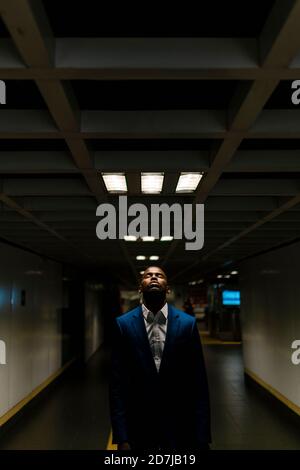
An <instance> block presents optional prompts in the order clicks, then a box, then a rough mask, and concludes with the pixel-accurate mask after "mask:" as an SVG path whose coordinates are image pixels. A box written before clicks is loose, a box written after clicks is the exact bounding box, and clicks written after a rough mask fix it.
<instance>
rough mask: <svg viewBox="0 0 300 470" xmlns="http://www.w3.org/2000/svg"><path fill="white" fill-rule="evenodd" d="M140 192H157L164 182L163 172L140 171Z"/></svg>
mask: <svg viewBox="0 0 300 470" xmlns="http://www.w3.org/2000/svg"><path fill="white" fill-rule="evenodd" d="M141 179H142V181H141V187H142V193H145V194H159V193H160V192H161V190H162V186H163V182H164V174H163V173H142V176H141Z"/></svg>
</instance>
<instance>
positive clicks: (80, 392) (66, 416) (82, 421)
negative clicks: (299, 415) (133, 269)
mask: <svg viewBox="0 0 300 470" xmlns="http://www.w3.org/2000/svg"><path fill="white" fill-rule="evenodd" d="M204 354H205V358H206V364H207V371H208V379H209V387H210V396H211V409H212V433H213V443H212V446H211V447H212V449H300V427H299V422H297V421H296V420H294V419H292V417H291V415H290V412H288V411H285V410H284V409H283V410H282V409H281V408H280V407H278V406H274V402H273V401H272V400H270V399H269V398H268V397H266V396H264V395H262V394H261V393H259V392H258V391H257V390H256V389H255V388H253V387H250V386H249V385H247V384H245V382H244V375H243V362H242V346H241V345H222V344H218V345H217V346H216V345H214V344H205V345H204ZM107 359H108V352H107V351H103V350H100V351H99V352H98V353H96V354H95V355H94V357H93V358H92V359H91V360H90V361H89V363H88V366H87V367H86V368H85V369H84V370H82V369H76V368H75V369H73V370H71V371H70V372H68V373H67V374H66V375H65V377H63V378H62V379H61V380H60V381H59V383H58V384H56V385H54V386H53V387H52V388H51V389H50V391H49V392H47V393H46V394H45V395H44V396H43V397H42V398H41V399H40V400H39V401H38V402H37V403H35V404H34V405H33V406H32V407H31V408H30V410H29V412H26V413H25V414H24V416H22V417H21V418H20V419H19V420H18V421H17V422H16V423H14V425H12V426H11V428H10V429H8V430H7V431H6V432H5V434H3V435H2V436H1V437H0V449H106V447H107V442H108V440H109V435H110V422H109V411H108V393H107V391H108V390H107V378H108V366H107V365H108V361H107Z"/></svg>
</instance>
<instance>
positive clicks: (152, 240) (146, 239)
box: [142, 235, 155, 242]
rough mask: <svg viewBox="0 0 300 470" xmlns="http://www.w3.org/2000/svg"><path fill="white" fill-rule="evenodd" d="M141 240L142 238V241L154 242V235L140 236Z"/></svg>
mask: <svg viewBox="0 0 300 470" xmlns="http://www.w3.org/2000/svg"><path fill="white" fill-rule="evenodd" d="M142 240H143V242H154V240H155V237H151V236H150V235H149V236H145V237H142Z"/></svg>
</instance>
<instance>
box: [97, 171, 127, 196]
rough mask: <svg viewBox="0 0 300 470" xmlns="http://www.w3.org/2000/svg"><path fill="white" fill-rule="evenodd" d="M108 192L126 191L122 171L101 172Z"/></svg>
mask: <svg viewBox="0 0 300 470" xmlns="http://www.w3.org/2000/svg"><path fill="white" fill-rule="evenodd" d="M101 174H102V178H103V180H104V184H105V186H106V189H107V191H108V192H109V193H126V192H127V183H126V178H125V175H124V173H101Z"/></svg>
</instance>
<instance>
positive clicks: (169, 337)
mask: <svg viewBox="0 0 300 470" xmlns="http://www.w3.org/2000/svg"><path fill="white" fill-rule="evenodd" d="M179 325H180V319H179V314H178V313H176V312H174V310H173V308H172V306H171V305H169V304H168V327H167V334H166V341H165V347H164V351H163V355H162V360H161V363H160V368H159V374H161V373H162V372H163V370H164V368H165V366H166V364H167V363H168V356H169V355H170V353H171V351H172V346H173V343H174V341H175V338H176V336H177V332H178V329H179Z"/></svg>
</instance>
